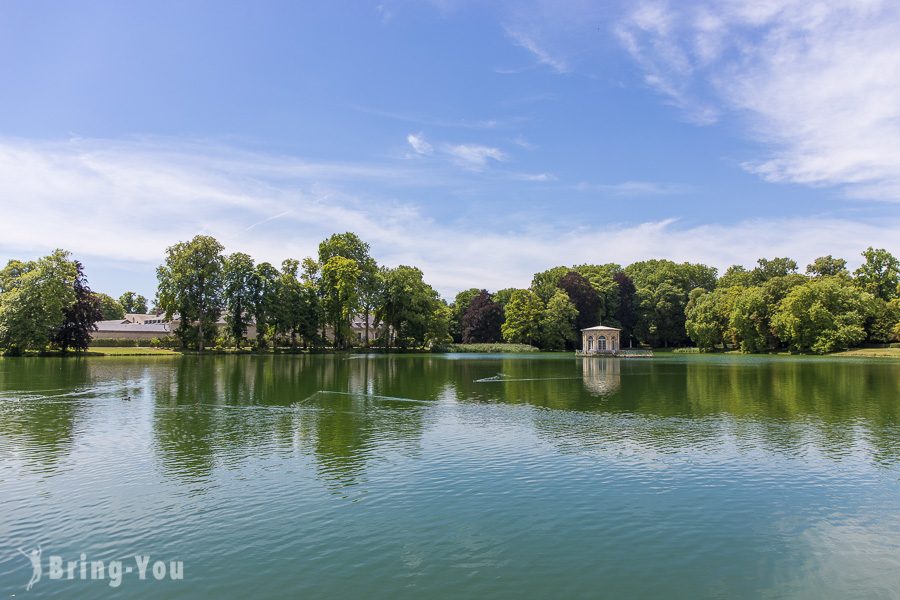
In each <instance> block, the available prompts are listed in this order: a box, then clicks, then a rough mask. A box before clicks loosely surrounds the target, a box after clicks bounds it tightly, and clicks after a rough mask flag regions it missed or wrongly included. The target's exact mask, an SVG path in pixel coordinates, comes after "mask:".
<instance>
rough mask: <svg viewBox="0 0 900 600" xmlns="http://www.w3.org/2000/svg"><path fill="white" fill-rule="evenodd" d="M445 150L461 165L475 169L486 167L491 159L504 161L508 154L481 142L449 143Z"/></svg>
mask: <svg viewBox="0 0 900 600" xmlns="http://www.w3.org/2000/svg"><path fill="white" fill-rule="evenodd" d="M443 150H444V152H445V153H447V154H448V155H449V156H451V157H452V158H453V159H454V160H455V161H456V163H457V164H458V165H459V166H461V167H463V168H466V169H471V170H474V171H480V170H482V169H484V168H485V167H486V166H487V164H488V161H489V160H493V161H496V162H503V161H505V160H506V154H505V153H504V152H503V151H502V150H500V149H499V148H494V147H492V146H483V145H481V144H455V145H454V144H447V145H445V146H444V147H443Z"/></svg>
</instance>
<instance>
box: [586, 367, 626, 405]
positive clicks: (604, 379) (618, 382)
mask: <svg viewBox="0 0 900 600" xmlns="http://www.w3.org/2000/svg"><path fill="white" fill-rule="evenodd" d="M580 360H581V374H582V377H583V379H582V382H583V383H584V387H585V389H586V390H587V391H588V392H590V393H591V394H594V395H597V396H608V395H610V394H612V393H614V392H616V391H618V390H619V388H620V387H622V378H621V374H620V372H619V369H620V367H621V363H622V361H621V360H619V359H616V358H587V359H580Z"/></svg>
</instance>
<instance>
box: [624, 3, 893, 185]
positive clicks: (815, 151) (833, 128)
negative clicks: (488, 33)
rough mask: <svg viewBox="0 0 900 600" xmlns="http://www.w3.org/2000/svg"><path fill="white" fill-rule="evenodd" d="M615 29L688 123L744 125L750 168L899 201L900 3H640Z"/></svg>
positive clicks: (779, 177)
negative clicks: (750, 145)
mask: <svg viewBox="0 0 900 600" xmlns="http://www.w3.org/2000/svg"><path fill="white" fill-rule="evenodd" d="M617 33H618V36H619V39H620V41H621V42H622V44H623V45H624V47H625V48H626V49H627V50H628V52H629V53H630V54H631V56H632V57H634V59H635V60H636V61H637V62H638V64H639V65H640V66H641V68H642V70H643V72H644V77H645V80H646V82H647V83H648V84H650V85H651V86H653V87H654V88H656V89H657V90H658V91H659V92H661V93H662V94H664V95H665V96H666V97H667V98H669V100H670V101H671V102H672V103H673V104H675V105H677V106H679V107H680V108H681V109H683V110H684V111H685V113H686V114H687V115H688V116H689V118H691V119H692V120H694V121H697V122H701V123H710V122H713V121H715V120H717V119H721V118H722V117H723V115H725V114H736V115H740V116H742V117H743V118H745V119H746V122H747V130H748V133H749V134H750V135H752V136H753V137H754V138H755V139H758V140H759V141H761V142H762V143H763V144H764V145H765V146H764V147H765V148H766V156H765V157H764V158H762V159H760V160H755V161H748V162H747V163H746V164H745V165H744V166H745V168H747V169H748V170H749V171H751V172H754V173H757V174H759V175H760V176H762V177H763V178H765V179H767V180H769V181H776V182H793V183H800V184H806V185H813V186H820V185H825V186H844V187H845V188H846V191H847V193H848V194H849V195H851V196H856V197H867V198H877V199H882V200H893V201H900V3H897V2H895V1H888V0H833V1H831V2H809V1H808V0H766V1H765V2H740V1H737V0H728V1H721V2H720V1H717V2H712V1H709V0H705V1H701V2H690V3H680V2H679V3H676V2H671V3H670V2H665V1H658V0H645V1H643V2H641V3H640V4H638V5H637V7H636V8H634V9H633V10H632V12H631V13H630V14H629V16H628V17H627V18H626V19H625V20H624V21H623V22H622V23H621V24H620V25H619V27H618V29H617Z"/></svg>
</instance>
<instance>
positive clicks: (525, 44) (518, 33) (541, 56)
mask: <svg viewBox="0 0 900 600" xmlns="http://www.w3.org/2000/svg"><path fill="white" fill-rule="evenodd" d="M505 30H506V35H507V36H509V38H510V39H511V40H512V41H513V42H514V43H515V44H516V45H517V46H519V47H521V48H524V49H525V50H528V51H529V52H530V53H531V54H532V55H533V56H534V58H535V59H537V61H538V63H539V64H542V65H545V66H548V67H550V68H551V69H553V70H554V71H556V72H557V73H568V72H569V65H568V63H566V61H565V60H564V59H563V58H561V57H559V56H555V55H553V54H551V53H550V52H549V51H548V50H547V49H546V48H544V47H543V46H542V45H541V44H539V43H538V41H537V40H536V39H535V37H534V36H533V35H532V34H529V33H526V32H525V31H523V30H521V29H517V28H513V27H510V26H506V27H505Z"/></svg>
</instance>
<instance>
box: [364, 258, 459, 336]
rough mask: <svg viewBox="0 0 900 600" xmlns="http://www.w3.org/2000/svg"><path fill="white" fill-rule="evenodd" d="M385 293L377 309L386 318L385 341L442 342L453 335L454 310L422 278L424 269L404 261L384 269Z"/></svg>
mask: <svg viewBox="0 0 900 600" xmlns="http://www.w3.org/2000/svg"><path fill="white" fill-rule="evenodd" d="M382 280H383V290H384V292H383V294H382V296H381V300H382V302H381V304H380V306H378V308H377V309H376V312H377V313H378V317H377V318H378V319H379V320H382V321H384V323H385V325H386V326H387V327H385V329H384V336H385V341H384V345H385V347H386V348H388V349H390V348H392V347H394V346H397V347H399V348H401V349H405V348H415V347H423V346H426V345H434V344H442V343H444V342H446V341H448V340H449V339H450V334H449V326H450V320H451V316H452V315H451V311H450V308H449V307H448V306H447V304H446V303H445V302H444V301H443V300H441V298H440V296H439V295H438V293H437V292H436V291H435V290H434V288H432V287H431V286H430V285H428V284H427V283H425V281H424V280H423V278H422V271H420V270H419V269H417V268H415V267H409V266H405V265H401V266H399V267H397V268H395V269H385V270H384V272H383V277H382Z"/></svg>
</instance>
